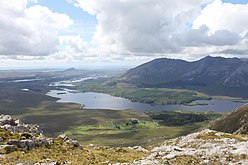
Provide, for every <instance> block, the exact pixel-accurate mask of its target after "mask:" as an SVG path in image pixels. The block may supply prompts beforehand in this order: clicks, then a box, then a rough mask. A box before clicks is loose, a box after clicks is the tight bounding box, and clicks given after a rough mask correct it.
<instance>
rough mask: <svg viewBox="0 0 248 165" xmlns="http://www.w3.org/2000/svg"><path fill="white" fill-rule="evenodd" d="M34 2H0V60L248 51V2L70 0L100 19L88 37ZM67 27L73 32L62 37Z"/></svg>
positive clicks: (69, 21) (241, 54)
mask: <svg viewBox="0 0 248 165" xmlns="http://www.w3.org/2000/svg"><path fill="white" fill-rule="evenodd" d="M29 1H30V0H9V1H0V35H1V37H0V56H1V58H0V59H6V58H8V57H9V58H12V59H21V60H27V59H28V60H32V59H35V60H37V59H39V60H51V59H53V60H54V61H55V60H68V61H73V60H75V61H77V60H78V61H80V60H81V61H82V60H92V61H96V60H98V61H111V62H113V61H115V60H116V61H125V62H128V61H133V60H136V61H139V60H140V59H142V60H144V59H145V60H147V59H149V58H150V59H151V58H155V57H164V56H166V57H174V58H184V59H195V58H199V57H201V56H204V55H206V54H213V55H221V56H239V57H246V56H247V54H248V19H247V18H248V3H247V4H231V3H223V2H222V1H221V0H187V1H182V0H173V1H169V0H114V1H113V0H67V2H68V5H69V4H70V5H74V6H76V7H78V8H81V9H82V10H83V11H85V12H88V13H89V14H90V15H93V16H95V17H96V20H97V25H96V31H95V32H94V35H93V37H92V38H93V39H92V41H85V39H84V38H83V37H84V36H85V34H81V32H82V31H83V29H85V28H84V27H82V28H81V29H80V25H77V24H75V22H76V21H74V20H72V18H70V17H69V16H68V15H67V14H66V13H56V12H53V11H51V10H50V9H49V8H48V7H46V6H40V5H39V3H38V2H36V4H34V5H31V6H29V5H27V4H28V2H29ZM33 1H35V0H33ZM82 21H83V20H82ZM71 25H73V26H71ZM75 27H77V28H78V33H77V29H75ZM73 28H74V29H73ZM64 29H66V30H67V32H70V31H71V32H72V33H71V34H68V33H67V34H66V35H65V34H63V35H62V33H60V32H61V31H63V30H64ZM86 36H87V35H86ZM27 56H29V57H27Z"/></svg>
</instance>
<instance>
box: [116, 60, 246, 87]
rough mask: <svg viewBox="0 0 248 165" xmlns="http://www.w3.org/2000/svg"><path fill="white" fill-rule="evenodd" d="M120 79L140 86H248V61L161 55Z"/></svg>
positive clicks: (120, 81)
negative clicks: (190, 59) (178, 57)
mask: <svg viewBox="0 0 248 165" xmlns="http://www.w3.org/2000/svg"><path fill="white" fill-rule="evenodd" d="M117 81H118V83H126V84H130V85H132V86H138V87H168V86H169V87H170V86H185V85H186V86H189V85H190V86H207V85H218V86H224V87H248V62H247V61H244V60H241V59H238V58H223V57H211V56H207V57H205V58H202V59H200V60H198V61H194V62H187V61H184V60H175V59H167V58H161V59H155V60H153V61H150V62H148V63H145V64H142V65H140V66H138V67H136V68H133V69H131V70H129V71H127V72H126V73H125V74H124V75H123V76H121V77H120V78H119V79H118V80H117Z"/></svg>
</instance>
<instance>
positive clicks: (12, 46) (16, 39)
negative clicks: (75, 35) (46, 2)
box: [0, 0, 73, 56]
mask: <svg viewBox="0 0 248 165" xmlns="http://www.w3.org/2000/svg"><path fill="white" fill-rule="evenodd" d="M34 2H35V1H34ZM72 23H73V21H72V20H71V19H70V18H69V17H68V16H67V15H65V14H58V13H54V12H52V11H50V10H49V9H48V8H47V7H43V6H39V5H35V6H31V7H29V8H27V0H8V1H0V34H1V37H0V55H26V56H27V55H28V56H29V55H38V56H43V55H49V54H51V53H54V52H56V51H57V46H58V44H59V40H58V31H59V30H61V29H63V28H67V27H68V26H69V25H71V24H72Z"/></svg>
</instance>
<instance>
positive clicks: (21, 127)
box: [0, 114, 43, 134]
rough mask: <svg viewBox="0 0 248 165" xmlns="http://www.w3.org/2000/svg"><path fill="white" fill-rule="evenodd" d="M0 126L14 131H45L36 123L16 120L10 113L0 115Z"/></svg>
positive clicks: (37, 132) (40, 132)
mask: <svg viewBox="0 0 248 165" xmlns="http://www.w3.org/2000/svg"><path fill="white" fill-rule="evenodd" d="M0 127H1V128H3V129H6V130H9V131H11V132H13V133H24V132H29V133H35V134H42V133H43V131H42V130H41V129H40V127H39V126H38V125H34V124H24V123H22V122H21V121H20V120H14V119H13V118H12V117H11V116H9V115H3V114H2V115H0Z"/></svg>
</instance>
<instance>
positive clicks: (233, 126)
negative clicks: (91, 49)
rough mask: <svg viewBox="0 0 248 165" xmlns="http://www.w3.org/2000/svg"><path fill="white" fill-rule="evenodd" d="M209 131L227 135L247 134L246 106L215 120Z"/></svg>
mask: <svg viewBox="0 0 248 165" xmlns="http://www.w3.org/2000/svg"><path fill="white" fill-rule="evenodd" d="M210 129H213V130H216V131H221V132H227V133H241V134H248V104H246V105H244V106H242V107H240V108H238V109H236V110H235V111H233V112H231V113H229V114H228V115H226V116H224V117H222V118H220V119H218V120H216V121H215V122H214V123H213V124H212V125H211V126H210Z"/></svg>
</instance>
